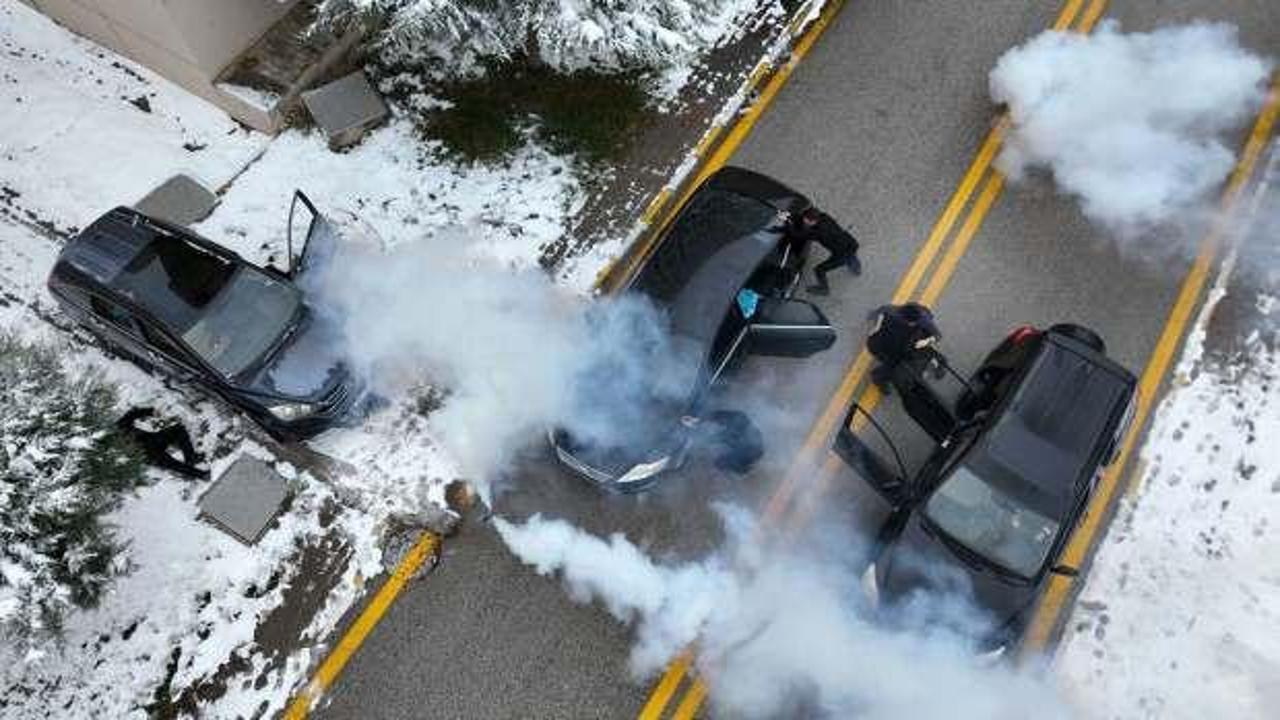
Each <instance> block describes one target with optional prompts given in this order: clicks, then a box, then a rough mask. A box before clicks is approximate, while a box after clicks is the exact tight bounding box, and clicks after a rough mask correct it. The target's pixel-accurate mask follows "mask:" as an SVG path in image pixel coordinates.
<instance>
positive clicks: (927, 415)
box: [889, 349, 956, 442]
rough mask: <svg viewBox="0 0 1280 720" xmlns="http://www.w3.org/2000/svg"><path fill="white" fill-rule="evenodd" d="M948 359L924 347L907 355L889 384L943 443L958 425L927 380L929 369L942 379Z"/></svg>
mask: <svg viewBox="0 0 1280 720" xmlns="http://www.w3.org/2000/svg"><path fill="white" fill-rule="evenodd" d="M945 362H946V358H944V357H942V355H941V354H940V353H938V352H937V351H936V350H933V349H928V350H921V351H918V352H914V353H912V354H911V355H909V356H907V359H906V360H903V361H902V362H900V363H898V364H897V365H896V366H894V368H893V370H892V372H891V373H890V374H889V384H890V385H891V386H892V387H893V391H894V392H896V393H897V394H898V397H900V398H901V399H902V407H903V409H904V410H906V411H907V414H908V415H910V416H911V419H912V420H914V421H915V423H916V424H917V425H919V426H920V428H921V429H922V430H924V431H925V433H927V434H928V435H929V437H930V438H932V439H933V441H934V442H942V440H943V439H945V438H946V437H947V436H948V435H949V434H951V431H952V430H953V429H954V427H955V424H956V421H955V417H954V416H953V415H952V413H951V409H950V408H948V407H947V404H946V403H945V402H943V400H942V398H941V397H939V396H938V393H937V391H935V390H934V389H933V385H932V384H931V383H930V382H929V381H928V380H926V379H925V374H926V373H927V372H929V371H930V370H933V371H934V373H933V374H934V377H935V379H940V377H941V375H940V373H942V372H944V371H943V369H942V368H943V365H942V363H945Z"/></svg>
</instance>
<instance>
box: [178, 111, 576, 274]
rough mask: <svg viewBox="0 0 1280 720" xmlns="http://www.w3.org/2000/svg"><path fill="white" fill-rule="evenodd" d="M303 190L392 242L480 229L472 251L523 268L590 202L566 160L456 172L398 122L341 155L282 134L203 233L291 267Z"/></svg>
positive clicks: (528, 155) (529, 157) (527, 160)
mask: <svg viewBox="0 0 1280 720" xmlns="http://www.w3.org/2000/svg"><path fill="white" fill-rule="evenodd" d="M295 189H300V190H302V191H303V192H304V193H306V194H307V196H308V197H309V198H310V199H311V200H312V201H313V202H315V204H316V205H317V207H318V208H319V209H320V211H321V212H323V213H325V214H326V215H332V216H334V217H335V218H336V219H337V220H338V221H340V222H341V221H344V220H350V219H351V218H352V217H353V216H354V218H355V219H358V221H359V223H360V224H362V225H364V226H366V227H367V228H368V229H370V230H371V231H372V232H373V233H374V234H375V235H376V236H377V238H379V239H380V240H381V241H382V242H384V243H386V244H387V245H389V246H394V245H398V244H401V243H410V242H430V241H431V240H432V238H433V237H434V236H435V234H436V233H437V232H438V231H439V230H440V229H442V228H445V227H450V226H453V227H456V226H458V225H462V226H464V227H471V228H476V229H478V230H479V231H478V232H475V233H468V235H469V236H477V237H480V236H482V237H483V239H482V240H481V241H480V242H479V243H478V244H477V246H476V247H475V248H474V249H473V250H472V251H473V252H475V253H476V254H477V255H483V256H486V257H490V258H493V259H496V260H499V261H501V262H504V263H508V264H510V265H512V266H513V267H521V268H524V267H530V266H532V265H533V263H535V262H537V258H538V254H539V253H538V250H539V248H541V247H542V246H543V245H546V244H547V243H550V242H551V241H553V240H555V239H556V238H558V237H560V235H561V234H563V233H564V232H565V230H566V226H567V223H568V219H567V218H568V216H569V215H571V214H572V213H573V212H574V211H575V210H576V209H577V208H578V207H579V206H580V204H581V202H582V196H581V192H580V190H579V187H578V182H577V179H576V178H575V176H574V174H573V172H572V167H571V164H570V162H569V160H568V159H566V158H563V157H557V156H554V155H551V154H550V153H548V152H547V151H545V150H543V149H540V148H538V147H536V146H532V145H531V146H529V147H526V148H524V149H523V150H521V151H520V152H518V153H516V154H515V155H514V156H513V157H512V158H510V159H509V160H508V161H507V162H506V163H505V165H503V166H499V167H490V166H486V165H480V164H476V165H471V166H458V165H454V164H452V163H448V162H444V161H442V160H441V159H440V157H439V155H438V146H437V145H435V144H433V143H428V142H425V141H423V140H422V139H421V138H420V137H418V136H417V134H416V133H415V131H414V129H413V125H412V123H410V122H409V121H408V120H404V119H393V120H392V121H391V123H390V124H389V125H388V126H386V127H384V128H381V129H379V130H376V131H375V132H373V133H371V134H370V135H368V136H367V137H366V138H365V139H364V141H363V142H361V143H360V144H359V145H358V146H356V147H354V148H351V149H350V150H348V151H346V152H342V153H334V152H330V151H329V149H328V147H327V146H326V144H325V140H324V138H323V137H322V136H321V135H320V134H318V133H312V132H300V131H296V130H291V131H288V132H285V133H282V134H281V135H280V136H279V137H277V138H276V139H275V140H274V141H273V142H272V143H271V146H270V148H269V149H268V150H267V151H266V152H265V153H264V154H263V155H262V157H261V158H260V159H259V160H257V161H256V162H255V163H254V164H253V165H252V166H250V167H249V169H248V170H247V171H245V173H244V174H243V175H241V176H240V177H239V178H237V179H236V182H235V184H234V185H233V186H232V187H231V188H230V189H229V190H228V192H227V193H226V195H225V196H224V197H223V199H222V203H221V204H220V205H219V206H218V208H217V209H216V210H215V211H214V213H213V215H211V216H210V217H209V219H207V220H205V221H204V222H202V223H200V224H199V225H198V226H196V230H197V231H198V232H200V233H201V234H203V235H205V236H206V237H209V238H210V239H213V240H216V241H217V242H220V243H222V244H224V245H226V246H228V247H230V248H231V249H233V250H235V251H236V252H238V253H240V254H241V255H243V256H244V257H246V258H248V259H250V260H253V261H255V262H266V261H267V260H269V259H272V258H273V257H274V258H276V259H277V260H278V262H279V263H280V264H282V265H283V262H284V252H285V234H286V233H285V230H286V219H287V216H288V211H289V203H290V200H291V198H292V196H293V191H294V190H295Z"/></svg>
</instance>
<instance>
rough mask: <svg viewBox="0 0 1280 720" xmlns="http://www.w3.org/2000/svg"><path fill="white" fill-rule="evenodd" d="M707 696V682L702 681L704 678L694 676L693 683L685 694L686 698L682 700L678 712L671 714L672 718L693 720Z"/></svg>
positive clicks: (673, 719) (674, 719)
mask: <svg viewBox="0 0 1280 720" xmlns="http://www.w3.org/2000/svg"><path fill="white" fill-rule="evenodd" d="M706 698H707V684H706V683H705V682H703V681H702V678H694V679H693V685H692V686H691V687H690V688H689V692H688V694H686V695H685V696H684V700H681V701H680V705H679V706H678V707H677V708H676V714H675V715H672V716H671V720H693V716H694V714H695V713H697V712H698V708H700V707H702V701H703V700H705V699H706Z"/></svg>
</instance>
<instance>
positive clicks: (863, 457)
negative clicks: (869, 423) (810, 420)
mask: <svg viewBox="0 0 1280 720" xmlns="http://www.w3.org/2000/svg"><path fill="white" fill-rule="evenodd" d="M855 412H857V408H856V407H855V406H850V407H849V414H848V415H846V416H845V418H844V422H843V423H841V424H840V432H838V433H837V434H836V442H835V447H834V448H833V449H834V450H835V453H836V455H837V456H839V458H840V459H841V460H843V461H844V462H845V464H846V465H848V466H849V468H850V469H851V470H853V471H854V472H855V473H857V475H858V476H859V477H861V478H862V479H863V480H864V481H866V483H867V484H868V485H870V486H871V487H872V488H874V489H875V491H876V492H878V493H880V496H881V497H883V498H884V499H885V500H886V501H888V503H889V504H890V505H892V506H893V507H895V508H901V507H904V506H905V505H907V504H908V503H909V502H910V500H911V487H910V485H909V483H908V480H907V479H906V478H904V477H902V476H901V475H900V474H898V472H897V471H895V470H894V469H893V468H892V467H891V466H890V465H889V463H887V462H885V460H884V458H883V457H881V456H880V454H879V453H877V452H876V451H875V450H873V449H871V447H870V446H868V445H867V444H866V443H865V442H864V441H863V440H862V438H860V437H858V435H857V433H855V432H854V431H853V429H852V427H851V426H852V422H853V415H854V413H855Z"/></svg>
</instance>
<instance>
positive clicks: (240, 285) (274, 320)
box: [182, 266, 302, 377]
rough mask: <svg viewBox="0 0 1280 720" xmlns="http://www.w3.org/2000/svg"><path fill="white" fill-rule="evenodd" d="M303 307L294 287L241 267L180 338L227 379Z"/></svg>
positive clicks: (255, 356) (277, 336) (244, 366)
mask: <svg viewBox="0 0 1280 720" xmlns="http://www.w3.org/2000/svg"><path fill="white" fill-rule="evenodd" d="M301 304H302V298H301V293H300V292H299V291H298V289H297V288H295V287H293V286H291V285H288V284H285V283H282V282H278V281H276V280H273V279H272V278H270V277H269V276H267V275H266V274H265V273H261V272H258V271H257V270H254V269H252V268H247V267H243V266H241V267H240V268H238V269H237V270H236V271H235V274H234V275H233V276H232V277H231V280H230V282H228V283H227V284H226V285H225V286H224V287H223V289H222V291H221V292H219V293H218V294H217V296H215V297H214V298H213V300H212V301H211V302H209V303H208V305H206V306H205V307H204V309H203V312H202V313H201V315H200V316H199V318H197V319H196V321H195V323H194V324H192V325H191V327H189V328H187V330H186V331H185V332H183V333H182V339H183V340H184V341H186V343H187V344H188V345H190V346H191V348H192V349H193V350H195V352H196V353H197V354H199V355H200V357H202V358H204V360H205V361H206V362H208V363H209V364H210V365H212V366H213V367H214V368H215V369H217V370H218V372H220V373H222V374H223V375H224V376H226V377H233V376H235V375H239V374H240V373H242V372H244V371H245V370H246V369H248V367H249V366H250V365H252V364H253V363H254V361H256V360H257V359H258V358H260V357H262V355H263V354H264V353H266V352H267V351H268V350H270V349H271V347H272V346H273V345H274V344H275V343H276V342H277V340H279V339H280V336H281V335H283V334H284V332H285V330H286V329H287V328H288V325H289V321H290V320H291V319H292V318H293V316H294V314H295V313H297V311H298V308H299V306H300V305H301Z"/></svg>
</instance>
